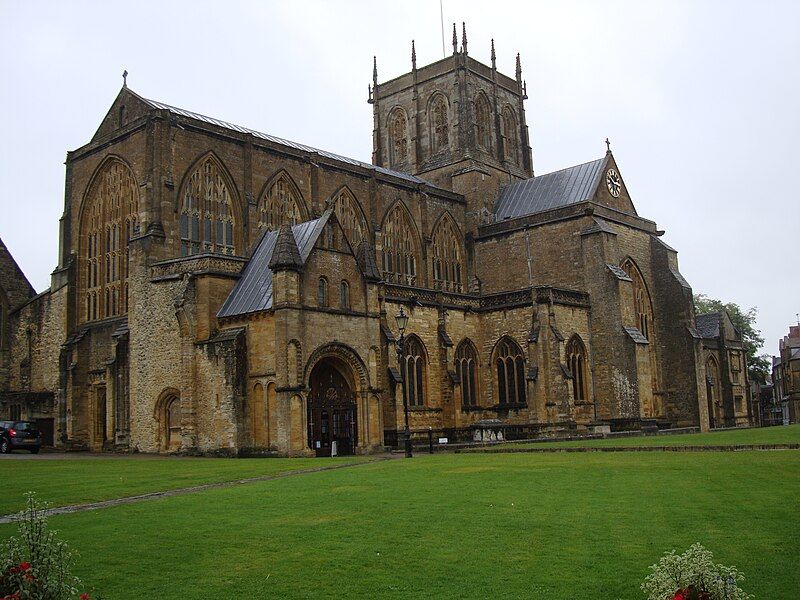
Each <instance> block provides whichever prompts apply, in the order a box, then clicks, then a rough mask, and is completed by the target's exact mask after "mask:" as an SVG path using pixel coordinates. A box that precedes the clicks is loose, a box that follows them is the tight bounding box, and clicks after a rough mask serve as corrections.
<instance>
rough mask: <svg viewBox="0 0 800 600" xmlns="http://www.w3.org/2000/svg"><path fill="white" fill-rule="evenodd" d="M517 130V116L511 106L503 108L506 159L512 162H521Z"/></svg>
mask: <svg viewBox="0 0 800 600" xmlns="http://www.w3.org/2000/svg"><path fill="white" fill-rule="evenodd" d="M518 135H519V134H518V132H517V117H516V116H515V115H514V111H513V110H512V109H511V107H510V106H506V107H505V108H504V109H503V143H504V144H505V157H506V160H509V161H511V162H512V163H518V162H519V143H518V141H517V140H518Z"/></svg>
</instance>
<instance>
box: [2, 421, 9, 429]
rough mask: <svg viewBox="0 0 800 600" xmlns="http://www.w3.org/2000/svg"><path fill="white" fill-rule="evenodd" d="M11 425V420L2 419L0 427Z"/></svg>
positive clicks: (5, 427) (6, 427)
mask: <svg viewBox="0 0 800 600" xmlns="http://www.w3.org/2000/svg"><path fill="white" fill-rule="evenodd" d="M9 427H11V421H0V429H8V428H9Z"/></svg>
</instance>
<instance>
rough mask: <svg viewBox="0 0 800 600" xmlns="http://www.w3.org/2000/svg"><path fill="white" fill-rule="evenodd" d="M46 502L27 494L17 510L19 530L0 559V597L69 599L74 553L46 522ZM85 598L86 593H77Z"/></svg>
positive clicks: (76, 583)
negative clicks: (24, 502) (24, 504)
mask: <svg viewBox="0 0 800 600" xmlns="http://www.w3.org/2000/svg"><path fill="white" fill-rule="evenodd" d="M46 515H47V504H45V503H43V502H39V501H37V500H36V496H35V494H34V493H33V492H30V493H28V494H27V502H26V507H25V509H24V510H22V511H21V512H19V513H18V514H17V521H18V523H19V532H18V535H17V536H14V537H11V538H9V540H8V541H7V542H6V545H5V551H4V553H3V558H2V562H0V600H28V599H31V600H69V599H72V598H76V597H78V588H79V587H80V585H81V582H80V580H79V579H78V578H77V577H75V576H73V575H72V574H70V568H71V567H72V563H73V561H74V553H73V552H72V551H71V550H70V549H69V548H68V547H67V543H66V542H64V541H62V540H60V539H58V536H57V534H56V532H55V531H52V530H51V529H50V528H49V527H48V525H47V516H46ZM79 598H80V599H81V600H88V599H89V595H88V594H81V595H80V596H79Z"/></svg>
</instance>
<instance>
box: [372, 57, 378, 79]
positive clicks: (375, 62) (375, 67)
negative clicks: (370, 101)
mask: <svg viewBox="0 0 800 600" xmlns="http://www.w3.org/2000/svg"><path fill="white" fill-rule="evenodd" d="M372 82H373V83H375V84H376V85H377V83H378V57H377V56H373V57H372Z"/></svg>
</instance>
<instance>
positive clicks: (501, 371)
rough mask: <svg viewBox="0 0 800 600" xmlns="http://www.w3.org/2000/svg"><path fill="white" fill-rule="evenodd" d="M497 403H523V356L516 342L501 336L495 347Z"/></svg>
mask: <svg viewBox="0 0 800 600" xmlns="http://www.w3.org/2000/svg"><path fill="white" fill-rule="evenodd" d="M495 366H496V368H497V396H498V397H497V399H498V403H499V404H501V405H502V404H525V357H524V356H523V354H522V350H521V349H520V347H519V346H518V345H517V343H516V342H515V341H514V340H512V339H510V338H507V337H506V338H503V339H501V340H500V342H499V343H498V344H497V348H496V349H495Z"/></svg>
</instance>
